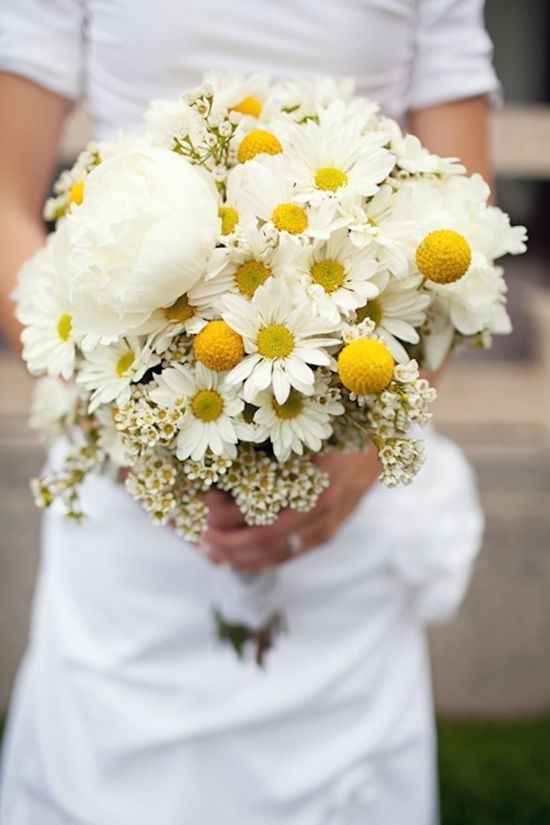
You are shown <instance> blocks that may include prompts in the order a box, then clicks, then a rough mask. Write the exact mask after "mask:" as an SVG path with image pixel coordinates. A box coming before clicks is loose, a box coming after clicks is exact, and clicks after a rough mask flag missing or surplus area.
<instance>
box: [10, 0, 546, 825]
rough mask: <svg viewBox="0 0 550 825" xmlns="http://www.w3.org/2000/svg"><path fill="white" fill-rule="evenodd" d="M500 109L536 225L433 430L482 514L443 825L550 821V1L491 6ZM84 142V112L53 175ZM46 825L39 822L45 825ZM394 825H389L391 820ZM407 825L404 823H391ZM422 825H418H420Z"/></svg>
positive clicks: (19, 434) (16, 499)
mask: <svg viewBox="0 0 550 825" xmlns="http://www.w3.org/2000/svg"><path fill="white" fill-rule="evenodd" d="M486 15H487V24H488V28H489V30H490V32H491V35H492V37H493V40H494V43H495V62H496V66H497V71H498V73H499V76H500V78H501V81H502V85H503V90H504V98H505V105H504V106H503V107H502V108H501V109H500V110H498V111H496V112H495V113H494V116H493V144H494V154H495V160H496V165H497V173H498V180H497V195H498V200H499V203H500V205H501V206H502V207H503V208H504V209H506V210H507V211H508V212H510V214H511V216H512V220H513V223H523V224H525V225H527V226H528V228H529V235H530V247H529V253H528V255H527V256H524V257H523V258H520V259H516V260H513V261H512V260H508V261H506V262H505V263H506V265H507V273H508V283H509V287H510V307H511V314H512V318H513V321H514V327H515V331H514V334H513V335H512V336H510V337H507V338H502V339H500V340H496V341H495V347H494V349H493V350H492V351H491V352H490V353H480V352H475V353H473V352H472V353H465V354H464V355H463V356H462V357H460V358H458V359H457V360H456V361H455V363H454V364H453V365H452V367H451V368H450V369H449V371H448V374H447V376H446V378H445V381H444V384H443V386H442V389H441V394H440V395H441V398H440V402H439V405H438V411H437V424H438V427H439V429H440V430H442V431H443V432H445V433H448V434H449V435H451V436H452V437H453V438H454V439H456V440H457V441H458V442H459V443H460V444H461V445H462V446H463V448H464V449H465V450H466V452H467V454H468V456H469V458H470V460H471V462H472V463H473V465H474V467H475V469H476V471H477V474H478V479H479V484H480V490H481V496H482V499H483V504H484V507H485V512H486V516H487V532H486V537H485V544H484V547H483V551H482V553H481V555H480V558H479V561H478V564H477V567H476V570H475V574H474V579H473V582H472V586H471V588H470V591H469V594H468V596H467V599H466V601H465V603H464V605H463V607H462V609H461V611H460V613H459V615H458V616H457V617H456V618H455V619H454V620H453V621H452V622H451V623H449V624H446V625H445V626H441V627H437V628H433V629H432V631H431V633H430V643H431V651H432V661H433V672H434V682H435V695H436V702H437V708H438V711H439V714H440V717H441V721H440V743H441V744H440V773H441V780H442V807H443V814H442V821H443V825H455V823H456V825H459V824H460V825H466V823H468V825H478V823H479V825H492V823H497V822H498V823H499V825H502V823H513V824H514V825H522V824H523V823H529V824H530V825H544V823H550V775H549V773H550V553H549V552H548V551H549V549H550V270H549V265H550V232H549V231H548V228H547V220H548V215H549V214H550V3H549V2H548V0H525V2H522V3H519V2H514V0H488V2H487V11H486ZM86 139H87V121H86V115H85V112H84V111H79V112H77V113H75V115H74V117H73V119H72V122H71V124H70V128H69V129H68V131H67V135H66V139H65V143H64V147H63V153H62V157H61V158H60V166H61V165H63V164H67V163H70V162H71V161H72V159H73V158H74V156H75V155H76V153H77V152H78V151H79V149H80V148H81V147H82V146H83V144H84V143H85V142H86ZM0 386H2V387H9V388H10V389H9V392H5V393H4V394H3V395H2V397H1V399H0V524H1V532H0V558H1V574H0V719H1V718H2V716H3V714H4V712H5V709H6V707H7V704H8V701H9V695H10V690H11V686H12V680H13V676H14V672H15V670H16V667H17V664H18V661H19V659H20V656H21V653H22V651H23V648H24V644H25V639H26V634H27V629H28V620H29V608H30V600H31V596H32V591H33V585H34V578H35V571H36V566H37V562H38V544H39V517H38V514H37V511H36V510H35V509H34V506H33V504H32V500H31V497H30V494H29V492H28V479H29V478H30V477H31V476H32V475H34V474H36V473H37V472H38V470H39V469H40V466H41V462H42V460H43V451H42V448H41V447H40V445H39V444H38V443H37V441H36V439H35V437H34V435H33V434H32V433H31V432H30V431H29V430H28V429H27V426H26V410H27V407H28V403H29V397H30V382H29V380H28V378H27V376H26V375H25V371H24V369H23V367H22V366H21V365H20V364H19V363H18V362H17V361H16V359H15V358H14V357H13V356H11V355H10V354H9V353H8V352H7V351H6V350H5V348H2V346H1V343H0ZM37 825H38V824H37ZM392 825H394V824H393V823H392ZM395 825H401V823H395ZM411 825H413V824H411Z"/></svg>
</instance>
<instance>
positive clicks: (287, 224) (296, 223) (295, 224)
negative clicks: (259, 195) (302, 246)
mask: <svg viewBox="0 0 550 825" xmlns="http://www.w3.org/2000/svg"><path fill="white" fill-rule="evenodd" d="M271 220H272V221H273V223H274V224H275V226H276V227H277V229H278V230H279V232H289V233H290V234H291V235H300V234H301V233H302V232H305V230H306V229H307V227H308V219H307V215H306V212H305V210H304V209H302V207H301V206H297V205H296V204H295V203H280V204H279V206H276V207H275V209H274V210H273V212H272V214H271Z"/></svg>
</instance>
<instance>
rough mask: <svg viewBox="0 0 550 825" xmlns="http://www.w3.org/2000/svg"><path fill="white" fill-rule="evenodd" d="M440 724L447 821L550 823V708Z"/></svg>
mask: <svg viewBox="0 0 550 825" xmlns="http://www.w3.org/2000/svg"><path fill="white" fill-rule="evenodd" d="M3 728H4V721H3V719H2V718H0V739H1V736H2V731H3ZM438 728H439V773H440V780H441V823H442V825H550V713H549V714H547V715H545V716H541V717H538V718H533V719H528V720H516V721H509V722H508V721H505V722H502V721H499V722H464V721H449V720H440V721H439V725H438ZM392 825H398V824H397V823H392ZM399 825H401V823H399ZM411 825H412V823H411Z"/></svg>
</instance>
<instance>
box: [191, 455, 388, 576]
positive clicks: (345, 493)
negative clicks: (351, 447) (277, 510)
mask: <svg viewBox="0 0 550 825" xmlns="http://www.w3.org/2000/svg"><path fill="white" fill-rule="evenodd" d="M318 464H319V466H320V467H322V468H323V469H324V470H325V471H326V472H327V473H328V474H329V476H330V480H331V484H330V487H329V488H328V489H327V490H325V492H324V493H323V494H322V495H321V497H320V498H319V501H318V502H317V506H316V507H315V508H314V509H313V510H310V511H309V512H307V513H298V512H296V511H295V510H285V511H284V512H282V513H281V515H280V516H279V518H278V519H277V521H276V522H275V524H272V525H269V526H267V527H247V526H246V525H245V524H244V520H243V517H242V514H241V512H240V511H239V509H238V507H237V506H236V504H235V503H234V502H233V501H232V500H231V499H229V498H228V497H227V496H226V495H224V494H223V493H220V492H212V493H209V494H208V495H207V503H208V506H209V508H210V515H209V519H208V527H207V529H206V531H205V532H204V535H203V539H202V542H201V545H200V547H201V550H202V551H203V552H204V553H205V554H206V555H207V556H208V558H210V559H211V561H213V562H214V563H215V564H228V565H230V566H231V567H233V568H234V569H235V570H237V571H239V572H243V573H259V572H261V571H262V570H264V569H266V568H269V567H273V566H274V565H277V564H281V563H283V562H285V561H288V560H289V559H291V558H293V557H295V556H296V555H300V554H301V553H307V552H309V551H310V550H314V549H315V548H317V547H320V546H321V545H322V544H324V543H325V542H327V541H329V540H330V539H331V538H333V536H335V535H336V534H337V533H338V531H339V529H340V527H341V526H342V525H343V523H344V522H345V521H346V519H347V518H348V516H349V515H350V514H351V513H352V512H353V511H354V510H355V508H356V507H357V505H358V504H359V501H360V500H361V498H362V497H363V495H364V494H365V493H366V492H367V490H368V489H369V488H370V487H371V486H372V484H373V483H374V482H375V481H376V479H377V478H378V475H379V474H380V465H379V462H378V457H377V455H376V451H375V450H374V449H371V450H369V451H367V452H361V453H351V454H347V455H344V454H341V453H332V454H330V455H327V456H323V457H322V458H320V459H319V460H318Z"/></svg>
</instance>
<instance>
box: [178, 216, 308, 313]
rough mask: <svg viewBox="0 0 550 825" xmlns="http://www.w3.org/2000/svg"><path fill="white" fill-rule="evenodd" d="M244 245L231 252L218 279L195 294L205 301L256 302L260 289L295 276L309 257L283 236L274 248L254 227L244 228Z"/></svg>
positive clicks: (212, 278)
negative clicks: (230, 297) (271, 281)
mask: <svg viewBox="0 0 550 825" xmlns="http://www.w3.org/2000/svg"><path fill="white" fill-rule="evenodd" d="M239 240H240V243H239V244H238V245H236V246H233V247H231V248H230V249H228V250H227V255H226V259H225V265H224V266H223V268H222V269H221V270H220V271H219V272H218V273H217V274H214V276H209V277H207V278H206V279H205V281H204V282H203V283H201V284H200V285H197V287H196V288H195V290H194V293H195V294H196V295H197V296H199V297H200V298H202V299H204V300H208V299H210V300H211V301H216V299H218V300H217V305H218V306H220V302H219V298H220V296H223V295H225V294H227V293H235V294H237V295H242V296H243V297H244V298H248V299H250V298H252V296H253V295H254V293H255V292H256V290H257V289H258V287H260V286H261V285H262V284H264V283H265V282H266V281H268V280H269V278H271V277H273V276H274V277H284V276H285V275H288V274H292V275H295V273H296V269H297V268H298V267H299V261H301V260H302V259H303V258H304V255H305V254H306V253H305V252H304V248H303V247H302V246H301V245H300V244H299V243H297V242H296V240H295V239H294V238H292V237H291V236H288V235H281V236H280V240H279V243H278V244H277V245H274V244H273V243H272V242H270V239H269V238H266V236H265V234H264V233H263V232H262V231H261V230H259V229H257V228H256V227H254V226H250V225H248V226H246V227H243V229H242V230H240V232H239Z"/></svg>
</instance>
